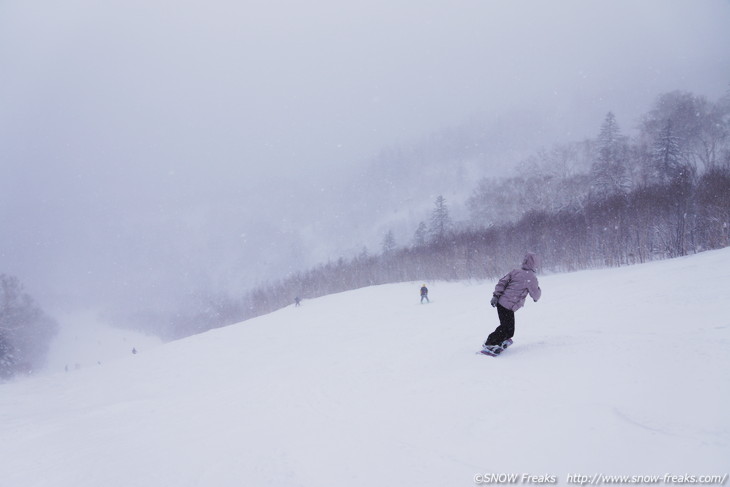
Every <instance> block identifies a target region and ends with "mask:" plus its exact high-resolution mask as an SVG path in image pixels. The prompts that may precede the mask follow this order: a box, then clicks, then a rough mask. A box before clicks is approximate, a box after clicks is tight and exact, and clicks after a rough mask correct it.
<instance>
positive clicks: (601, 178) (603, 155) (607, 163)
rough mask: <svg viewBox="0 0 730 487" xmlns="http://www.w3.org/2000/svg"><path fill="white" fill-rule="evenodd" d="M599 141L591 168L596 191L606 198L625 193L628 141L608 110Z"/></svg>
mask: <svg viewBox="0 0 730 487" xmlns="http://www.w3.org/2000/svg"><path fill="white" fill-rule="evenodd" d="M597 143H598V144H597V145H598V147H597V154H596V159H595V162H594V163H593V167H592V168H591V176H592V178H593V191H594V193H595V194H596V195H597V196H598V197H604V198H605V197H610V196H613V195H615V194H625V193H626V192H627V191H628V189H629V178H628V171H627V169H626V161H625V158H626V157H625V156H626V142H625V139H624V137H623V136H622V135H621V132H620V130H619V126H618V123H617V122H616V117H615V116H614V114H613V113H612V112H608V114H607V115H606V119H605V120H604V121H603V124H602V125H601V131H600V133H599V134H598V141H597Z"/></svg>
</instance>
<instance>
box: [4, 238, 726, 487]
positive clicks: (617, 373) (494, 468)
mask: <svg viewBox="0 0 730 487" xmlns="http://www.w3.org/2000/svg"><path fill="white" fill-rule="evenodd" d="M729 261H730V249H725V250H721V251H714V252H707V253H704V254H700V255H696V256H692V257H688V258H682V259H676V260H671V261H663V262H656V263H651V264H646V265H640V266H634V267H627V268H620V269H612V270H597V271H588V272H580V273H573V274H563V275H550V276H541V277H540V279H541V285H542V288H543V298H542V300H541V301H540V302H539V303H537V304H535V303H532V302H529V303H528V304H527V306H526V307H525V308H524V309H523V310H520V311H519V312H518V313H517V334H516V337H515V345H514V346H513V347H512V348H511V349H510V350H508V351H507V352H505V353H504V355H502V356H500V357H498V358H490V357H484V356H480V355H475V351H476V350H478V349H479V345H480V343H481V342H482V341H483V340H484V338H485V337H486V335H487V334H488V333H489V332H490V331H491V330H492V329H493V327H494V326H495V324H496V321H497V319H496V313H495V312H494V310H493V309H492V308H490V307H489V304H488V298H489V296H490V294H491V290H492V288H493V285H494V283H492V282H487V283H482V284H475V283H471V284H470V283H440V282H436V283H428V284H429V285H430V289H431V293H430V294H431V297H432V298H433V302H432V303H431V304H428V305H420V304H418V288H419V286H420V284H421V283H412V284H395V285H386V286H377V287H371V288H366V289H361V290H358V291H352V292H347V293H342V294H338V295H332V296H327V297H323V298H320V299H317V300H312V301H304V302H303V304H302V306H301V307H299V308H294V307H290V308H287V309H283V310H281V311H279V312H276V313H272V314H270V315H267V316H263V317H260V318H257V319H255V320H251V321H249V322H245V323H242V324H239V325H235V326H231V327H228V328H224V329H218V330H214V331H211V332H208V333H205V334H203V335H198V336H193V337H190V338H187V339H184V340H180V341H178V342H174V343H170V344H167V345H165V346H161V347H158V348H155V349H152V350H149V351H146V352H145V353H141V354H139V355H136V356H130V357H129V358H127V359H123V360H117V361H110V362H104V363H103V365H102V366H98V367H92V368H87V369H82V370H79V371H73V372H70V373H68V374H55V375H48V376H44V377H37V378H34V379H29V380H23V381H17V382H15V383H10V384H5V385H2V386H0V418H1V419H2V421H0V438H2V440H3V441H2V442H0V457H2V458H3V459H4V472H3V477H2V483H3V484H7V485H12V486H21V485H22V486H24V487H40V486H53V487H64V486H69V487H70V486H73V487H83V486H89V487H91V486H94V487H98V486H99V485H103V486H105V487H115V486H125V487H129V486H162V485H174V486H210V485H216V486H240V485H256V486H267V485H271V486H281V485H300V486H335V485H343V484H347V485H355V486H372V485H407V484H410V483H414V482H415V483H418V484H419V485H428V486H444V485H474V481H473V478H474V475H476V474H481V473H508V474H509V473H519V474H522V473H532V474H536V475H541V474H549V475H555V476H556V479H557V480H558V481H559V482H560V483H565V482H566V480H567V475H568V474H576V473H583V474H590V475H593V474H595V473H601V474H627V475H654V474H657V475H664V474H665V473H672V474H677V475H682V474H694V475H710V474H723V473H725V472H726V470H727V467H728V464H727V458H730V417H728V415H727V410H728V406H729V403H730V385H729V384H730V381H728V370H730V357H729V356H728V353H727V350H728V345H729V344H730V302H728V300H727V299H724V296H725V295H726V294H727V293H728V288H729V287H730V266H729V265H728V262H729Z"/></svg>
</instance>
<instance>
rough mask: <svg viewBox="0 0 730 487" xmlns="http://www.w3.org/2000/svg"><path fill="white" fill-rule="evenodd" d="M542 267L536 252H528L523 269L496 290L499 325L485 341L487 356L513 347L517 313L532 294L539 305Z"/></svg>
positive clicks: (510, 275) (493, 304) (502, 280)
mask: <svg viewBox="0 0 730 487" xmlns="http://www.w3.org/2000/svg"><path fill="white" fill-rule="evenodd" d="M539 265H540V261H539V258H538V257H537V255H535V254H533V253H529V252H528V253H527V254H526V255H525V258H524V260H523V261H522V267H521V268H520V269H513V270H511V271H510V272H509V273H508V274H507V275H505V276H504V277H503V278H502V279H500V280H499V282H498V283H497V285H496V286H495V287H494V293H493V294H492V300H491V301H490V304H491V305H492V307H493V308H495V307H496V308H497V315H498V316H499V326H498V327H497V329H496V330H494V331H493V332H492V333H491V334H490V335H489V337H488V338H487V341H486V342H484V352H488V353H487V355H492V354H495V355H496V354H499V353H500V352H502V350H504V349H505V348H506V347H508V346H509V345H511V344H512V337H513V336H514V334H515V311H517V310H518V309H520V308H521V307H522V306H524V304H525V298H526V297H527V295H528V294H529V295H530V296H531V297H532V299H533V300H534V301H535V302H537V300H538V299H540V295H541V294H542V290H541V289H540V286H539V284H538V282H537V276H536V275H535V270H536V269H537V268H538V266H539Z"/></svg>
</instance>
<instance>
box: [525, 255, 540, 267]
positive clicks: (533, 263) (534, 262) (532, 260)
mask: <svg viewBox="0 0 730 487" xmlns="http://www.w3.org/2000/svg"><path fill="white" fill-rule="evenodd" d="M539 266H540V258H539V257H538V256H537V254H533V253H532V252H528V253H527V254H525V258H524V260H523V261H522V268H523V269H525V270H526V271H532V272H535V271H536V269H537V268H538V267H539Z"/></svg>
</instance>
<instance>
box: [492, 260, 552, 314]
mask: <svg viewBox="0 0 730 487" xmlns="http://www.w3.org/2000/svg"><path fill="white" fill-rule="evenodd" d="M539 264H540V262H539V259H538V257H537V255H535V254H533V253H527V254H526V255H525V258H524V260H523V261H522V267H521V268H520V269H513V270H511V271H510V272H509V273H508V274H507V275H506V276H504V277H503V278H502V279H500V280H499V282H498V283H497V285H496V286H495V287H494V293H493V294H494V296H497V298H499V301H498V302H499V304H500V305H501V306H503V307H505V308H507V309H511V310H512V311H517V310H518V309H520V308H521V307H522V306H524V305H525V298H526V297H527V295H528V294H529V295H530V297H532V299H533V300H534V301H537V300H538V299H540V296H541V295H542V291H541V290H540V286H539V285H538V282H537V276H536V275H535V269H536V268H537V266H538V265H539Z"/></svg>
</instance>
